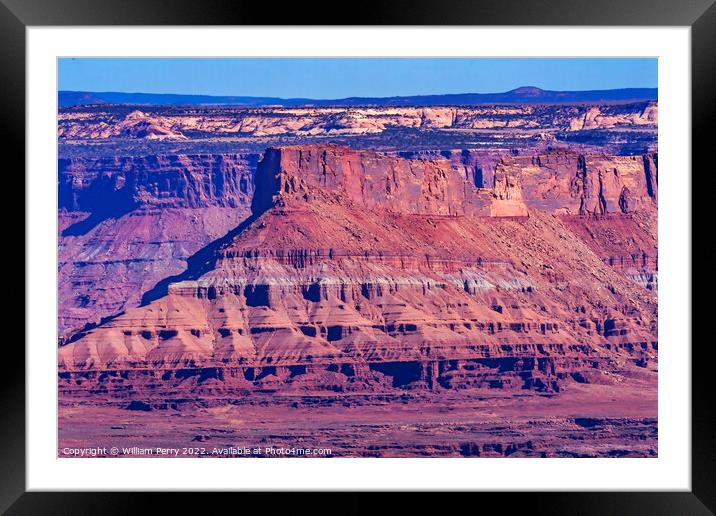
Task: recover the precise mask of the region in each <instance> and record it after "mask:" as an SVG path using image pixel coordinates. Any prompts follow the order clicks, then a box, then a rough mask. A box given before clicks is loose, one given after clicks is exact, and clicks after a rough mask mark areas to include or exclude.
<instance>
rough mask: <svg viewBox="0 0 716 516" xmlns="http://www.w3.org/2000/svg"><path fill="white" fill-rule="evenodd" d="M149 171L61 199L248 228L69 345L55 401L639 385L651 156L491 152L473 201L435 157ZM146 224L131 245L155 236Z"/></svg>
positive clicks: (287, 160) (88, 182) (283, 155)
mask: <svg viewBox="0 0 716 516" xmlns="http://www.w3.org/2000/svg"><path fill="white" fill-rule="evenodd" d="M167 159H169V161H170V164H169V165H168V170H167V171H166V174H165V173H164V172H162V174H160V177H161V178H162V179H161V180H152V181H149V182H146V181H144V180H143V178H142V177H138V176H136V175H131V174H127V173H121V172H120V171H121V170H123V167H125V165H124V164H123V163H122V162H121V161H118V162H116V163H115V164H113V165H112V167H114V166H116V170H117V172H112V171H110V172H105V173H102V174H96V173H94V172H92V170H91V167H90V169H88V168H86V167H84V166H83V167H82V168H79V169H77V170H76V171H75V172H74V173H73V174H74V175H73V174H69V175H68V177H72V178H73V179H72V180H71V181H70V184H71V186H70V187H69V189H70V191H71V192H73V195H74V196H75V197H76V199H77V202H80V201H81V193H82V191H83V189H84V188H109V189H111V190H112V191H113V192H114V191H116V192H123V193H122V194H121V196H122V201H121V203H125V202H126V203H129V204H131V205H132V206H134V205H135V204H137V203H140V204H142V205H143V206H147V209H149V208H150V207H152V206H162V207H163V208H167V207H171V209H180V210H191V209H193V208H194V206H198V205H202V206H204V205H207V204H208V205H211V206H213V207H216V209H217V210H234V211H237V212H238V213H237V215H236V218H235V219H231V218H230V217H224V215H221V217H222V218H221V220H222V221H223V222H222V224H223V225H224V226H223V227H226V226H228V225H231V224H236V223H237V220H238V219H241V218H242V217H243V215H244V212H241V209H242V207H245V206H247V202H248V201H247V200H248V199H249V198H251V199H252V200H251V215H250V216H249V217H248V218H247V219H246V220H245V221H244V222H242V223H241V224H239V225H238V226H237V227H235V228H234V229H233V230H231V231H229V232H228V233H227V234H226V235H225V236H224V237H222V238H219V239H218V240H214V241H213V242H212V243H210V244H209V245H207V246H206V247H204V248H203V249H202V250H200V251H198V252H196V253H195V254H194V255H193V256H191V257H189V258H188V260H187V263H188V266H187V269H186V270H185V271H184V272H180V273H179V272H178V273H177V274H176V275H175V276H173V277H170V278H167V279H165V280H163V281H160V282H159V283H157V285H156V286H155V287H154V288H152V289H147V290H148V291H147V292H146V293H145V295H144V298H143V300H144V303H143V306H139V307H133V308H127V309H126V311H124V313H121V314H119V315H117V316H116V317H113V318H110V319H109V320H107V321H105V322H104V323H102V324H100V325H98V326H97V327H95V328H91V329H87V330H85V331H83V332H80V333H76V334H75V335H74V336H73V337H72V338H70V339H69V341H70V343H69V344H67V345H64V346H62V347H61V348H60V349H59V365H60V388H61V390H63V391H65V392H72V391H76V390H82V389H95V390H96V389H100V390H102V391H103V392H114V393H121V392H127V391H133V392H144V393H152V392H194V393H201V392H213V393H216V392H247V391H257V390H261V391H265V390H280V391H300V392H313V391H324V390H331V391H366V392H378V391H391V390H395V389H426V390H441V389H465V388H473V387H491V388H502V389H528V390H532V391H541V392H557V391H560V390H562V389H563V388H565V387H566V386H569V385H570V384H571V383H575V382H578V383H594V384H610V383H614V382H619V381H622V380H623V379H624V378H629V377H643V376H644V375H652V376H653V378H654V379H655V370H656V358H657V340H658V338H657V296H656V284H657V280H656V275H657V273H656V269H657V264H656V249H657V240H656V235H657V233H656V202H657V158H656V155H655V154H647V155H643V156H627V157H624V156H604V155H580V154H577V153H571V152H565V151H560V152H552V153H545V154H539V155H534V156H527V157H523V156H503V157H501V158H500V159H499V160H498V161H496V164H495V168H494V173H493V174H492V178H491V181H489V184H486V185H482V186H487V187H484V188H480V187H478V186H476V183H475V181H474V180H473V179H472V178H469V177H468V178H466V176H465V174H461V173H460V172H459V171H458V170H456V167H455V166H454V164H451V162H450V161H449V160H434V161H433V160H426V159H424V160H407V159H403V158H399V157H394V156H388V155H385V154H380V153H376V152H370V151H354V150H351V149H348V148H344V147H337V146H333V145H303V146H294V147H279V148H271V149H269V150H267V151H266V152H265V153H264V155H263V158H262V160H261V162H260V163H259V164H258V167H257V170H256V174H255V179H254V184H253V192H250V191H249V189H248V187H246V188H243V187H242V186H241V185H242V180H243V179H242V178H243V177H244V176H243V175H242V173H241V172H240V168H241V167H238V168H237V167H236V166H235V165H233V164H231V163H227V161H226V158H221V159H223V160H224V161H220V162H214V163H213V164H212V165H208V167H209V169H210V170H212V171H214V172H212V174H210V175H209V177H211V180H210V181H211V182H210V184H209V183H207V181H208V180H207V179H206V176H204V178H203V180H202V181H197V180H196V178H195V177H193V176H192V174H191V169H192V167H193V166H194V165H193V163H195V162H197V161H200V162H201V161H206V160H207V159H209V158H192V159H189V158H179V157H176V158H167ZM187 159H189V161H190V162H187ZM211 159H216V158H211ZM237 159H238V158H237ZM172 160H173V161H172ZM67 166H68V168H69V169H72V164H68V165H67ZM203 166H207V165H206V164H205V165H203ZM112 167H108V166H107V164H106V163H103V164H101V169H102V170H107V169H108V168H110V169H111V168H112ZM99 168H100V167H98V169H99ZM73 170H74V169H73ZM163 170H164V169H163ZM76 178H79V179H76ZM246 184H248V182H247V183H246ZM78 185H79V186H78ZM127 185H129V186H127ZM177 192H183V193H182V195H180V196H179V195H177ZM251 193H253V196H250V194H251ZM125 196H126V197H125ZM70 197H72V196H70ZM179 199H181V200H179ZM118 202H119V201H118ZM121 203H120V204H121ZM164 213H166V210H165V209H163V210H162V211H161V212H160V213H159V214H157V215H154V216H152V217H155V218H152V219H149V222H147V223H148V224H149V225H151V226H152V228H149V227H148V228H147V231H160V228H162V227H163V228H164V229H165V230H166V231H169V229H170V228H171V226H172V222H171V221H168V220H167V219H166V218H163V217H166V216H165V215H164ZM181 213H182V215H181V217H182V218H183V220H186V217H187V214H188V213H191V212H181ZM205 213H211V212H205ZM222 213H223V212H222ZM143 216H144V215H143ZM162 220H163V221H165V222H164V224H165V225H162V223H161V222H160V223H158V224H157V223H156V221H162ZM202 223H203V222H202ZM202 223H199V224H202ZM70 227H71V226H70ZM217 233H220V231H214V235H213V236H214V237H216V236H217ZM207 234H208V232H204V233H202V236H201V237H199V238H195V239H194V240H193V241H192V246H191V248H184V251H183V253H185V254H188V253H190V252H192V251H194V250H195V249H197V248H198V246H199V245H201V244H203V243H204V242H205V241H206V235H207ZM167 241H172V242H176V241H175V240H173V239H172V238H171V237H168V238H167ZM105 245H106V244H105ZM123 245H124V244H123ZM173 245H175V244H173ZM170 247H171V245H170ZM158 248H159V249H161V248H162V244H159V245H158ZM102 252H103V246H102V245H101V244H98V246H97V253H98V254H100V255H101V253H102ZM153 252H154V251H153ZM157 252H158V251H157ZM150 254H151V253H150ZM100 267H104V265H102V266H100ZM104 274H107V273H106V272H104V270H102V271H101V272H100V274H99V275H100V276H102V275H104ZM154 280H156V278H155V277H154V276H152V277H151V280H150V282H151V281H154ZM99 281H100V283H102V282H104V281H105V280H99ZM146 281H147V280H146V279H145V283H144V285H146ZM104 284H106V283H104ZM118 297H120V298H121V297H122V296H118ZM112 306H117V307H122V306H126V305H122V304H121V303H119V302H118V303H117V304H115V305H112ZM78 309H80V308H78Z"/></svg>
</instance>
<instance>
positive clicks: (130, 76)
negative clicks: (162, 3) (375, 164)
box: [58, 58, 657, 99]
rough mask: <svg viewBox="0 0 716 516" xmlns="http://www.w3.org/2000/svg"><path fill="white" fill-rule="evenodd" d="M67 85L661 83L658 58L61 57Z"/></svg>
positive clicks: (356, 92)
mask: <svg viewBox="0 0 716 516" xmlns="http://www.w3.org/2000/svg"><path fill="white" fill-rule="evenodd" d="M58 86H59V89H60V90H81V91H97V92H100V91H120V92H143V93H181V94H202V95H240V96H258V97H284V98H286V97H309V98H315V99H324V98H328V99H330V98H341V97H354V96H370V97H386V96H393V95H428V94H441V93H496V92H503V91H508V90H511V89H514V88H517V87H519V86H537V87H539V88H542V89H546V90H600V89H612V88H633V87H656V86H657V59H655V58H579V59H576V58H62V59H60V60H59V77H58Z"/></svg>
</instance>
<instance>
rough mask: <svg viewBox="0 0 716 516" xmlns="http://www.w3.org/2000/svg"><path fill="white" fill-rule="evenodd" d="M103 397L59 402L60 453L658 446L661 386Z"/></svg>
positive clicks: (278, 453)
mask: <svg viewBox="0 0 716 516" xmlns="http://www.w3.org/2000/svg"><path fill="white" fill-rule="evenodd" d="M93 402H94V403H93V404H92V405H87V404H86V403H84V402H82V401H81V400H77V399H74V400H73V399H63V400H61V401H60V407H59V422H60V425H59V428H60V432H59V444H58V450H59V451H58V454H59V456H65V455H67V452H64V453H63V449H65V448H82V447H105V448H107V449H111V448H112V447H117V448H119V450H120V451H119V454H118V455H119V456H123V457H137V456H145V453H140V452H139V450H131V448H134V447H136V448H142V449H152V450H156V448H164V449H166V448H175V449H178V452H177V453H176V455H174V454H167V455H162V454H161V453H159V454H157V452H156V451H153V454H154V455H157V456H170V457H171V456H179V457H187V456H197V457H221V456H227V457H242V456H243V457H285V456H296V455H295V454H297V453H299V454H300V453H301V452H297V451H295V449H301V450H303V449H309V450H316V451H315V452H313V453H318V454H319V455H320V456H322V457H416V456H418V457H419V456H428V457H655V456H656V455H657V389H656V384H655V382H649V381H642V382H632V383H627V384H626V385H624V384H619V385H595V384H574V385H572V386H570V388H569V389H568V390H566V391H565V392H561V393H559V394H558V395H555V394H535V393H532V392H525V393H507V392H500V391H496V390H495V389H482V390H471V391H469V392H459V391H458V392H441V393H414V392H405V393H390V394H376V393H366V394H355V393H353V394H337V393H328V392H327V393H312V394H311V395H302V394H271V395H261V394H252V395H250V396H247V397H243V398H237V399H223V398H221V397H217V398H214V399H212V398H203V399H201V400H180V401H177V400H174V401H173V402H170V403H169V405H168V406H167V407H166V408H150V409H149V410H143V409H147V407H145V406H140V409H139V410H136V409H135V410H132V409H130V408H128V407H129V406H130V404H129V403H127V402H117V401H116V400H109V399H108V400H102V402H100V400H96V399H95V400H93ZM98 402H99V403H98ZM185 448H187V449H186V450H185ZM267 448H268V450H267ZM257 449H258V450H259V451H258V453H257ZM286 450H289V451H286ZM291 450H294V451H291ZM286 454H289V455H286ZM291 454H293V455H291Z"/></svg>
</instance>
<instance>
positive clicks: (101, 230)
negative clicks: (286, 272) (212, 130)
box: [58, 154, 259, 339]
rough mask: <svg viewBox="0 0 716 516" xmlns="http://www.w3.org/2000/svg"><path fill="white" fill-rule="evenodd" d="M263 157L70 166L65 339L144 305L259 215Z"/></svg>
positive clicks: (62, 175) (63, 206)
mask: <svg viewBox="0 0 716 516" xmlns="http://www.w3.org/2000/svg"><path fill="white" fill-rule="evenodd" d="M258 159H259V157H258V156H257V155H237V154H232V155H194V156H187V155H181V156H147V157H123V158H110V159H94V158H86V159H72V160H65V159H61V160H59V163H58V167H59V169H58V190H59V198H58V204H59V208H60V211H59V215H58V219H59V220H58V226H59V227H58V229H59V237H58V239H59V241H58V262H59V265H58V267H59V270H58V273H59V286H58V288H59V295H60V300H61V302H60V307H59V333H60V338H61V339H63V338H66V337H67V336H68V335H69V334H71V333H72V332H73V331H76V330H78V329H79V328H81V327H83V326H85V325H86V324H92V323H97V322H99V320H100V319H101V318H103V317H106V316H109V315H113V314H116V313H118V312H121V311H122V310H124V309H125V308H126V307H128V306H135V305H136V304H138V302H139V299H140V297H141V295H142V293H143V292H144V291H146V290H148V289H150V288H151V287H152V286H153V285H154V284H155V283H156V282H157V281H159V280H160V279H162V278H163V277H165V276H167V275H170V274H174V273H178V272H180V271H182V270H183V269H184V268H185V266H186V264H185V259H186V258H187V257H188V256H190V255H192V254H193V253H195V252H196V251H197V250H198V249H199V248H201V247H203V246H204V245H206V244H207V243H208V242H210V241H212V240H215V239H216V238H219V237H221V236H223V235H224V234H225V233H226V232H228V231H229V230H230V229H232V228H233V227H235V226H236V225H237V224H239V223H240V222H241V220H243V219H244V218H245V217H246V216H247V215H248V214H249V211H250V203H251V198H252V196H253V175H254V169H255V166H256V162H257V161H258Z"/></svg>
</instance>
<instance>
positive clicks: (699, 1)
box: [0, 0, 716, 515]
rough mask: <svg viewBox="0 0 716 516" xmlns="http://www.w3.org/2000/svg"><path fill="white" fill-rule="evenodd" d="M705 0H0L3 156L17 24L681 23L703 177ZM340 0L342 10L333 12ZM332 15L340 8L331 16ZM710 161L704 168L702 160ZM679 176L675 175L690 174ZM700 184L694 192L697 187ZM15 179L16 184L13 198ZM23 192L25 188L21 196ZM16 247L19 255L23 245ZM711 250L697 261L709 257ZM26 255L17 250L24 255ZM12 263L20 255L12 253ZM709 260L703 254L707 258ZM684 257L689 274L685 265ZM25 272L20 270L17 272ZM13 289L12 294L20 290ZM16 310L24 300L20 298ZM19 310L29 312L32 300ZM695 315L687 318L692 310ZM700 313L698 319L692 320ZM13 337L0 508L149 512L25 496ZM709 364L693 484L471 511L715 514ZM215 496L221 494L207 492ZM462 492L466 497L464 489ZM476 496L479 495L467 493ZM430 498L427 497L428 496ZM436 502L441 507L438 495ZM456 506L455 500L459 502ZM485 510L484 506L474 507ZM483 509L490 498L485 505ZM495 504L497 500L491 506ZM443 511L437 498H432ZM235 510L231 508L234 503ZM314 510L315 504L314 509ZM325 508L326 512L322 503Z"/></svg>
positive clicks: (245, 498)
mask: <svg viewBox="0 0 716 516" xmlns="http://www.w3.org/2000/svg"><path fill="white" fill-rule="evenodd" d="M714 1H715V0H680V1H679V0H652V1H648V0H541V1H540V0H529V1H525V0H487V1H479V2H477V1H473V2H469V1H461V0H442V1H441V2H439V3H432V2H430V1H428V0H412V1H397V0H393V1H382V2H380V1H375V0H371V1H364V2H361V3H360V4H355V6H353V8H352V7H351V4H347V3H344V4H342V6H340V5H339V4H338V3H337V2H296V3H282V4H278V3H276V4H273V3H266V2H247V1H245V0H239V1H232V0H213V1H212V0H207V1H203V2H191V1H188V0H173V1H170V2H168V1H162V0H122V1H119V0H117V1H115V2H107V1H105V2H99V1H98V0H0V59H1V60H2V61H1V62H2V65H1V67H0V70H1V74H2V85H3V88H2V94H1V95H0V106H1V109H2V111H1V115H0V120H2V123H0V133H1V134H2V141H3V142H4V143H5V144H6V145H7V149H8V152H7V154H6V156H12V157H14V158H16V161H15V163H16V164H15V167H14V173H15V174H16V180H18V181H20V177H22V175H21V174H19V173H18V171H20V170H24V153H23V152H22V151H21V150H20V149H24V145H25V34H26V33H25V28H26V27H27V26H43V25H46V26H54V25H59V26H62V25H75V26H78V25H283V24H287V25H320V24H326V25H345V24H351V25H455V26H457V25H552V26H554V25H577V26H579V25H610V26H615V25H619V26H631V25H634V26H645V25H647V26H648V25H656V26H689V27H691V44H692V56H691V59H692V63H691V64H692V72H691V73H692V156H693V157H692V164H693V169H694V170H696V171H698V174H704V175H706V174H707V173H710V175H711V177H710V178H707V179H704V180H710V181H711V182H713V175H714V174H713V170H712V168H713V165H712V164H711V162H712V158H711V153H712V151H711V146H712V144H711V145H710V142H709V141H708V140H709V139H710V138H709V136H710V134H709V133H710V131H709V128H710V125H711V124H712V123H713V120H714V115H716V109H715V107H716V101H715V97H716V95H715V94H714V92H716V73H714V72H715V71H716V4H714ZM341 7H342V8H341ZM341 12H342V14H341ZM709 165H711V166H709ZM688 172H689V171H684V177H685V178H686V177H688ZM699 189H701V187H699ZM22 191H24V185H23V184H19V185H18V189H17V190H15V192H18V194H16V196H17V197H18V198H22V196H20V195H19V192H22ZM25 194H26V195H32V192H25ZM23 252H24V251H23ZM715 257H716V256H715V255H714V254H713V252H711V251H709V252H707V253H705V254H704V255H703V256H701V258H702V259H703V258H706V259H707V260H708V259H712V258H715ZM25 258H27V257H25ZM15 260H16V262H17V263H20V261H21V260H20V259H19V258H18V257H16V258H15ZM710 261H713V260H710ZM694 265H695V264H692V271H693V266H694ZM25 273H26V274H27V271H25ZM18 292H19V291H18ZM22 306H25V304H24V303H22ZM26 309H30V310H31V309H32V307H31V306H28V307H26ZM692 319H693V316H692ZM696 320H699V319H696ZM19 342H20V340H19V339H9V338H7V336H6V339H5V341H4V342H3V347H4V350H3V353H4V355H5V356H7V357H8V358H7V362H6V363H9V364H13V365H12V367H5V368H3V369H4V370H3V376H2V377H3V381H2V387H1V389H2V390H1V394H0V414H1V415H2V416H1V417H2V419H1V420H0V421H2V422H1V423H0V463H1V464H2V467H0V478H1V479H2V480H1V482H0V511H3V512H5V511H6V513H7V514H72V515H78V514H100V513H101V514H112V513H117V514H119V513H123V514H128V513H136V512H142V510H143V509H144V510H147V509H150V510H151V505H152V504H151V501H150V498H153V497H156V496H158V495H157V494H149V493H144V494H135V495H131V496H128V495H127V494H123V493H40V492H25V491H26V489H25V429H26V428H25V365H26V364H25V354H24V351H23V349H22V347H21V346H20V345H19ZM712 364H714V351H713V346H712V344H711V339H708V338H706V339H703V340H701V339H700V340H695V339H694V341H693V344H692V457H691V461H692V462H691V464H692V491H691V492H688V493H687V492H641V493H624V492H619V493H615V492H601V493H594V492H590V493H574V492H572V493H556V492H555V493H510V494H506V493H503V494H498V493H479V494H477V493H473V494H470V495H469V496H470V497H471V498H472V500H471V501H470V502H469V503H470V504H476V505H475V507H488V506H489V505H490V506H493V507H506V508H508V509H511V510H513V509H517V510H519V509H524V510H526V511H530V512H531V513H535V512H536V513H538V514H541V513H545V514H546V513H550V514H555V513H556V514H561V513H565V514H583V515H591V514H595V515H596V514H652V515H661V514H664V515H667V514H668V515H675V514H689V515H691V514H694V515H700V514H704V515H706V514H714V513H715V512H716V489H714V486H716V468H715V467H714V464H715V463H716V461H715V460H714V459H715V458H716V446H715V445H714V438H713V432H714V426H713V420H715V419H716V418H715V417H714V409H713V408H714V407H713V397H712V395H711V393H712V392H713V387H712V383H711V378H710V375H712V374H713V373H712V372H711V369H712V367H713V365H712ZM210 496H211V497H212V499H213V501H214V503H217V504H218V502H220V501H224V500H225V499H226V497H228V496H231V495H229V494H226V495H221V499H220V498H219V497H218V496H219V495H217V494H215V493H214V494H210ZM240 496H241V497H242V498H241V507H246V506H247V505H248V504H249V503H259V504H262V505H265V507H267V508H271V510H272V512H273V510H279V509H280V508H279V505H282V504H285V505H286V506H287V507H300V506H301V505H304V504H309V503H310V504H311V505H312V506H314V507H320V506H325V507H326V508H329V507H330V508H332V510H339V509H340V510H341V511H342V512H363V513H364V512H366V511H371V510H374V509H375V508H377V507H379V506H380V505H381V503H379V500H378V499H377V498H376V497H378V496H381V495H379V494H357V493H351V494H349V495H348V498H346V499H345V500H343V501H342V502H341V506H336V505H335V504H332V503H327V504H324V503H321V498H316V497H315V495H314V496H312V500H310V501H309V500H308V499H307V498H308V495H306V494H291V495H290V497H277V496H276V495H275V494H272V495H270V496H271V498H270V499H268V498H267V495H266V494H265V493H263V494H255V495H254V494H241V495H240ZM463 496H464V495H463ZM474 497H478V498H477V499H475V498H474ZM161 503H162V512H164V513H166V512H169V511H173V510H180V509H181V510H191V509H194V508H196V509H197V510H199V509H203V510H206V509H207V508H208V507H210V506H209V505H207V503H210V502H208V499H207V498H205V497H203V496H192V495H189V494H187V493H173V494H171V495H169V496H167V495H164V496H163V499H162V500H161ZM402 503H403V504H404V506H403V507H404V509H403V510H404V511H406V512H407V511H410V510H417V509H419V508H420V509H422V510H426V509H429V507H430V505H429V504H430V502H428V501H427V500H426V498H425V496H424V495H423V494H412V495H411V496H410V498H409V499H406V500H404V501H403V502H402ZM433 503H435V502H433ZM438 503H439V502H438ZM458 503H459V502H458ZM483 503H484V504H486V505H484V506H483V505H482V504H483ZM488 504H489V505H488ZM495 504H497V505H495ZM441 506H442V508H443V509H444V508H445V506H444V504H442V503H441ZM237 509H238V508H237ZM319 510H320V508H319ZM329 510H330V509H329Z"/></svg>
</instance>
